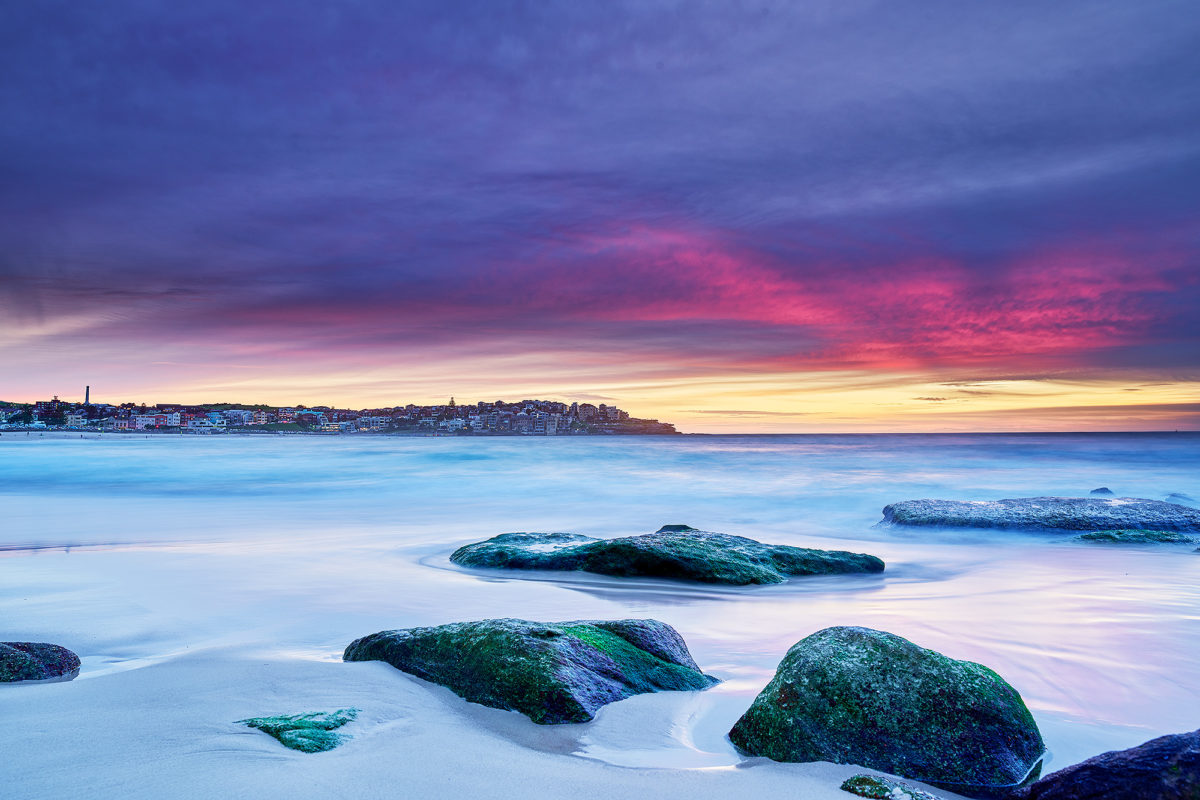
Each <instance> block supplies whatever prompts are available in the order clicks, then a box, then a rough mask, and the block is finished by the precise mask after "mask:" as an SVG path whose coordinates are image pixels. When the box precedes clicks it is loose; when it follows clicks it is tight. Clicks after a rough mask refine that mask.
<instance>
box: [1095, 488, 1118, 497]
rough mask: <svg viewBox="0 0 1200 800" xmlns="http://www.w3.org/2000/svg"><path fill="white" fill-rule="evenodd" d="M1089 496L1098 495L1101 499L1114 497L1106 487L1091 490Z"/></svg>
mask: <svg viewBox="0 0 1200 800" xmlns="http://www.w3.org/2000/svg"><path fill="white" fill-rule="evenodd" d="M1091 494H1098V495H1101V496H1103V497H1112V496H1113V495H1114V493H1113V490H1112V489H1110V488H1108V487H1107V486H1101V487H1100V488H1099V489H1092V491H1091Z"/></svg>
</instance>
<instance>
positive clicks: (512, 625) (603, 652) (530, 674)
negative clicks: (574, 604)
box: [343, 619, 717, 725]
mask: <svg viewBox="0 0 1200 800" xmlns="http://www.w3.org/2000/svg"><path fill="white" fill-rule="evenodd" d="M343 657H344V658H345V660H346V661H372V660H378V661H386V662H387V663H389V664H391V665H392V666H393V667H396V668H397V669H400V670H403V671H404V672H407V673H410V674H412V675H416V676H417V677H418V678H423V679H425V680H427V681H431V682H433V683H437V684H440V685H442V686H445V687H446V688H448V689H450V690H452V691H453V692H454V693H455V694H457V695H459V696H461V697H464V698H466V699H467V700H470V701H471V702H474V703H481V704H483V705H485V706H492V707H493V708H504V709H512V710H515V711H520V712H521V713H522V714H525V715H526V716H527V717H529V718H530V719H531V720H533V721H534V722H536V723H538V724H541V725H552V724H556V723H562V722H587V721H588V720H590V719H592V717H593V716H594V715H595V713H596V710H597V709H599V708H600V707H601V706H603V705H605V704H607V703H612V702H614V701H616V700H622V699H624V698H626V697H631V696H633V695H635V694H644V693H647V692H657V691H664V690H697V689H707V688H708V687H710V686H712V685H713V684H715V683H717V680H716V678H712V677H710V676H708V675H705V674H704V673H703V672H701V671H700V668H699V667H698V666H696V662H695V661H693V660H692V656H691V654H690V653H689V652H688V649H687V645H686V644H685V643H684V641H683V637H681V636H680V635H679V633H678V632H677V631H676V630H675V629H674V628H672V627H671V626H670V625H667V624H666V623H663V622H659V621H658V620H653V619H623V620H615V621H604V620H585V621H578V622H529V621H527V620H521V619H488V620H482V621H479V622H458V623H453V624H450V625H439V626H437V627H432V628H408V629H405V630H395V631H382V632H380V633H376V634H372V635H370V636H365V637H363V638H362V639H358V640H356V641H354V642H352V643H351V644H350V646H349V647H347V648H346V652H345V654H344V656H343Z"/></svg>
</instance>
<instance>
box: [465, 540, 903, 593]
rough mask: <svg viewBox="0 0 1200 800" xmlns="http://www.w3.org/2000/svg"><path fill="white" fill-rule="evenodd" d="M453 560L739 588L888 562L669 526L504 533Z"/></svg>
mask: <svg viewBox="0 0 1200 800" xmlns="http://www.w3.org/2000/svg"><path fill="white" fill-rule="evenodd" d="M450 560H451V561H453V562H454V563H456V564H462V565H463V566H468V567H492V568H502V569H549V570H571V571H582V572H595V573H598V574H601V575H614V576H617V577H623V578H628V577H657V578H680V579H685V580H693V581H700V582H703V583H727V584H733V585H736V586H745V585H748V584H764V583H783V582H784V581H786V580H787V579H788V578H789V577H792V576H799V575H830V574H844V573H863V572H867V573H870V572H882V571H883V568H884V564H883V561H881V560H880V559H878V558H876V557H875V556H871V555H866V554H863V553H848V552H845V551H842V550H814V549H810V548H804V547H789V546H787V545H771V544H763V543H762V542H757V541H755V540H753V539H747V538H745V537H742V536H730V535H729V534H725V533H712V532H710V531H699V530H696V529H695V528H692V527H689V526H687V525H664V526H663V527H662V528H660V529H659V530H657V531H655V532H654V533H648V534H643V535H641V536H625V537H622V538H619V539H593V538H591V537H588V536H580V535H579V534H574V533H503V534H500V535H499V536H494V537H492V538H491V539H488V540H486V541H482V542H475V543H474V544H468V545H465V546H463V547H460V548H458V549H457V550H455V551H454V553H453V554H452V555H451V556H450Z"/></svg>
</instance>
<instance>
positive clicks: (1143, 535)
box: [1075, 530, 1196, 544]
mask: <svg viewBox="0 0 1200 800" xmlns="http://www.w3.org/2000/svg"><path fill="white" fill-rule="evenodd" d="M1075 538H1076V539H1078V540H1080V541H1084V542H1112V543H1115V544H1152V543H1162V544H1190V543H1192V542H1195V541H1196V537H1194V536H1188V535H1187V534H1183V533H1180V532H1179V531H1145V530H1122V531H1092V532H1091V533H1081V534H1079V535H1078V536H1076V537H1075Z"/></svg>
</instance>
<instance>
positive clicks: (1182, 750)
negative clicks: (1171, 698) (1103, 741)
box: [1014, 730, 1200, 800]
mask: <svg viewBox="0 0 1200 800" xmlns="http://www.w3.org/2000/svg"><path fill="white" fill-rule="evenodd" d="M1198 798H1200V730H1198V731H1192V732H1191V733H1177V734H1173V735H1171V736H1160V737H1159V738H1157V739H1151V740H1150V741H1148V742H1146V743H1145V744H1142V745H1138V746H1137V747H1133V748H1130V749H1129V750H1114V751H1113V752H1110V753H1102V754H1100V755H1098V756H1095V757H1094V758H1089V759H1088V760H1087V761H1083V762H1081V763H1079V764H1075V765H1074V766H1071V767H1067V768H1066V769H1060V770H1059V771H1058V772H1055V773H1052V774H1050V775H1047V776H1046V777H1044V778H1042V779H1041V780H1040V781H1037V782H1035V783H1032V784H1030V785H1029V786H1026V787H1024V788H1023V789H1021V790H1020V791H1019V792H1017V793H1016V794H1015V795H1014V800H1198Z"/></svg>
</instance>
